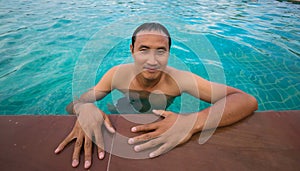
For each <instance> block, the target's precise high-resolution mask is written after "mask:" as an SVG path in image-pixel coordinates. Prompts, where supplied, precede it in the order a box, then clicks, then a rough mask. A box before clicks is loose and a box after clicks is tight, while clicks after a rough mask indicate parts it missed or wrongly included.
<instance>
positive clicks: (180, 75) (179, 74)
mask: <svg viewBox="0 0 300 171" xmlns="http://www.w3.org/2000/svg"><path fill="white" fill-rule="evenodd" d="M166 73H167V74H169V75H170V76H171V77H172V78H173V79H174V80H176V81H181V80H185V79H187V78H192V77H195V76H198V75H195V74H194V73H192V72H190V71H184V70H179V69H176V68H173V67H167V68H166ZM198 77H199V76H198Z"/></svg>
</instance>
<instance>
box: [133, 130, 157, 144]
mask: <svg viewBox="0 0 300 171" xmlns="http://www.w3.org/2000/svg"><path fill="white" fill-rule="evenodd" d="M158 135H159V134H158V133H156V132H149V133H145V134H142V135H140V136H137V137H133V138H129V139H128V144H135V143H139V142H143V141H147V140H151V139H154V138H157V137H158Z"/></svg>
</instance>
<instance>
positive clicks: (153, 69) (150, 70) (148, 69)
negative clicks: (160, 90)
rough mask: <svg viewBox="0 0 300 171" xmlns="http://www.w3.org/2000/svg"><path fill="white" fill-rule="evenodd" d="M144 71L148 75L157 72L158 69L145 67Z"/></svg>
mask: <svg viewBox="0 0 300 171" xmlns="http://www.w3.org/2000/svg"><path fill="white" fill-rule="evenodd" d="M144 69H145V70H146V71H148V72H150V73H154V72H157V71H158V67H145V68H144Z"/></svg>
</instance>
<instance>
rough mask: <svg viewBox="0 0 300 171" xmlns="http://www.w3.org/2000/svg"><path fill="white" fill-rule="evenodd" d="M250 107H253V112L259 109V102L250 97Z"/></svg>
mask: <svg viewBox="0 0 300 171" xmlns="http://www.w3.org/2000/svg"><path fill="white" fill-rule="evenodd" d="M248 100H249V105H250V106H251V108H252V110H253V112H254V111H256V110H257V109H258V102H257V100H256V98H255V97H253V96H251V95H249V99H248Z"/></svg>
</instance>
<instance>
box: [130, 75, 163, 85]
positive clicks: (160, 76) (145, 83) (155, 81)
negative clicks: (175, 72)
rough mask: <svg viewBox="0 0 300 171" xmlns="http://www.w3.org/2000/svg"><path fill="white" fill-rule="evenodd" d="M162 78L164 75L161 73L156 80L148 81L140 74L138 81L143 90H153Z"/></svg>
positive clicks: (137, 77)
mask: <svg viewBox="0 0 300 171" xmlns="http://www.w3.org/2000/svg"><path fill="white" fill-rule="evenodd" d="M162 76H163V74H162V73H161V74H160V75H159V76H158V77H157V78H156V79H146V78H144V77H143V76H142V74H139V75H137V76H136V81H137V83H138V84H139V85H140V86H141V87H142V88H153V87H155V86H156V85H157V84H158V83H159V81H160V80H161V78H162Z"/></svg>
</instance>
